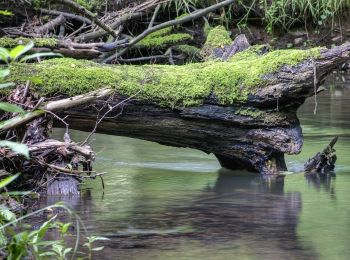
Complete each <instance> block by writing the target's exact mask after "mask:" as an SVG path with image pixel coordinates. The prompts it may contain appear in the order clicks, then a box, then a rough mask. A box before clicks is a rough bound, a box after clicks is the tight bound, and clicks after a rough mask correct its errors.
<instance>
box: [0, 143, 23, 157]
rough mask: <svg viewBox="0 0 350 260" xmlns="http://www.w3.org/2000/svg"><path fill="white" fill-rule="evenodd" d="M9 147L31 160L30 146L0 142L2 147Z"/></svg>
mask: <svg viewBox="0 0 350 260" xmlns="http://www.w3.org/2000/svg"><path fill="white" fill-rule="evenodd" d="M5 146H6V147H8V148H10V149H11V150H12V151H13V152H14V153H16V154H22V155H24V156H25V157H27V158H29V150H28V146H26V145H25V144H20V143H16V142H11V141H0V147H5Z"/></svg>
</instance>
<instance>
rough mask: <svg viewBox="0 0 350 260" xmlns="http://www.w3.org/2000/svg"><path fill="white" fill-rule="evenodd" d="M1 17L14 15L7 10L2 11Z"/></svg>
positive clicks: (0, 11) (0, 12)
mask: <svg viewBox="0 0 350 260" xmlns="http://www.w3.org/2000/svg"><path fill="white" fill-rule="evenodd" d="M0 15H4V16H12V15H13V13H12V12H10V11H7V10H0Z"/></svg>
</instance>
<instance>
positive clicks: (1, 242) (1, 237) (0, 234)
mask: <svg viewBox="0 0 350 260" xmlns="http://www.w3.org/2000/svg"><path fill="white" fill-rule="evenodd" d="M6 245H7V237H6V236H5V233H4V230H0V247H4V246H6Z"/></svg>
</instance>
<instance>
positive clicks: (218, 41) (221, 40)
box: [201, 26, 232, 60]
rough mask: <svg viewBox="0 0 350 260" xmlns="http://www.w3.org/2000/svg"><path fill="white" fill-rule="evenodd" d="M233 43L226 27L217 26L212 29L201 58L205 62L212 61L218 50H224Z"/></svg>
mask: <svg viewBox="0 0 350 260" xmlns="http://www.w3.org/2000/svg"><path fill="white" fill-rule="evenodd" d="M231 43H232V40H231V38H230V35H229V33H228V31H226V29H225V27H223V26H217V27H215V28H210V29H209V32H208V36H207V40H206V41H205V44H204V46H203V48H202V51H201V56H202V57H203V59H205V60H210V59H212V58H213V53H214V50H215V49H216V48H223V47H224V46H227V45H230V44H231Z"/></svg>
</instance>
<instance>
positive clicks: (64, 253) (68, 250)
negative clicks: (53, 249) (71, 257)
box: [63, 247, 72, 256]
mask: <svg viewBox="0 0 350 260" xmlns="http://www.w3.org/2000/svg"><path fill="white" fill-rule="evenodd" d="M70 251H72V248H70V247H68V248H66V249H65V250H64V251H63V255H64V256H65V255H66V254H68V253H69V252H70Z"/></svg>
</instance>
